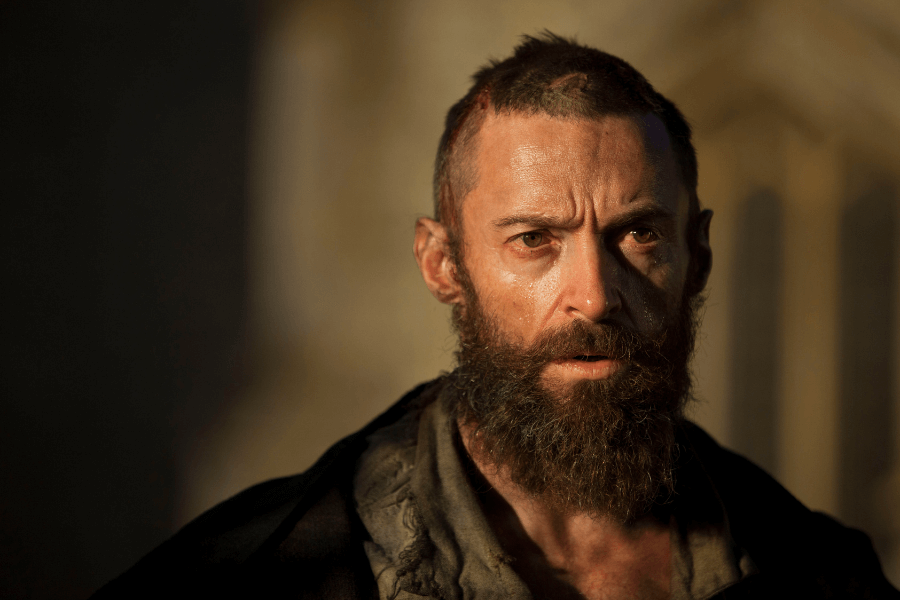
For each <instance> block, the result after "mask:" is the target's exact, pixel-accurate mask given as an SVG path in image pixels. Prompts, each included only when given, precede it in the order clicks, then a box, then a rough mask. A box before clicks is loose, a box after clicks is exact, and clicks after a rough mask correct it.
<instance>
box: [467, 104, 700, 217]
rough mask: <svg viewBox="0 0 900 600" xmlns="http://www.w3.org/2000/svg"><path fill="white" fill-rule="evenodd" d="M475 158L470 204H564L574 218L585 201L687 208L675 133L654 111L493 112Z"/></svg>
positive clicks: (597, 208)
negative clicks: (580, 115) (587, 114)
mask: <svg viewBox="0 0 900 600" xmlns="http://www.w3.org/2000/svg"><path fill="white" fill-rule="evenodd" d="M476 160H477V172H478V180H477V183H476V186H475V189H474V190H473V193H472V194H471V196H472V197H471V198H470V199H467V200H466V203H468V202H469V201H470V200H472V201H474V202H473V203H474V204H481V203H484V202H489V203H490V204H492V205H494V208H496V209H500V210H502V207H503V206H504V205H508V204H510V203H512V204H515V205H516V207H517V209H522V208H525V209H529V210H532V211H537V212H540V211H543V210H551V209H553V210H555V211H559V210H564V211H565V212H571V213H573V214H572V215H571V216H572V217H573V218H574V217H575V216H576V215H575V214H574V213H578V212H584V210H586V209H585V206H584V204H585V202H586V201H589V202H590V204H591V206H592V209H593V211H594V212H595V213H596V214H599V213H602V212H604V211H607V210H611V211H614V210H616V209H617V208H621V207H622V206H624V205H627V204H630V203H632V202H635V201H639V202H647V203H661V204H665V205H668V208H670V209H671V210H672V211H673V212H676V213H678V214H679V215H680V214H681V213H682V212H684V214H685V215H686V213H687V194H686V193H685V191H684V186H683V185H681V181H680V177H679V176H678V169H677V166H676V161H675V157H674V153H673V149H672V146H671V143H670V139H669V136H668V134H667V132H666V129H665V126H664V125H663V123H662V122H661V121H660V120H659V119H658V118H657V117H655V116H654V115H647V116H644V117H641V116H633V117H632V116H607V117H603V118H601V119H597V120H587V119H559V118H554V117H549V116H546V115H526V114H515V113H514V114H505V115H497V114H491V115H488V117H487V118H486V119H485V122H484V123H483V125H482V128H481V131H480V133H479V140H478V145H477V158H476ZM466 208H467V207H465V205H464V213H466V212H471V211H469V210H466ZM469 208H474V207H469ZM477 212H482V211H480V210H479V211H477ZM685 218H686V216H685Z"/></svg>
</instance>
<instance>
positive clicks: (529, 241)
mask: <svg viewBox="0 0 900 600" xmlns="http://www.w3.org/2000/svg"><path fill="white" fill-rule="evenodd" d="M521 238H522V243H524V244H525V245H526V246H528V247H529V248H537V247H538V246H540V245H541V242H543V241H544V236H543V235H542V234H540V233H538V232H536V231H529V232H528V233H523V234H522V235H521Z"/></svg>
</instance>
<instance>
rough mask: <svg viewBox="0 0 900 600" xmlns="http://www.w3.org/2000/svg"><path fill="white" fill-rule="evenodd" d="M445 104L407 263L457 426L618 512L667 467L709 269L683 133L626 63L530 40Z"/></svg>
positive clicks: (559, 485) (651, 488) (534, 482)
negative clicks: (432, 205)
mask: <svg viewBox="0 0 900 600" xmlns="http://www.w3.org/2000/svg"><path fill="white" fill-rule="evenodd" d="M475 80H476V82H475V85H474V86H473V88H472V89H471V90H470V91H469V93H468V94H467V95H466V97H465V98H463V100H461V101H460V102H459V103H457V104H456V105H455V106H454V107H453V108H452V109H451V111H450V114H449V115H448V118H447V129H446V131H445V133H444V136H443V138H442V140H441V146H440V149H439V152H438V159H437V164H436V174H435V200H436V212H437V215H436V216H437V217H438V220H431V219H420V220H419V222H418V223H417V228H416V244H415V251H416V257H417V260H418V262H419V265H420V268H421V270H422V273H423V277H424V278H425V281H426V284H427V285H428V287H429V289H430V290H431V291H432V293H433V294H434V295H435V296H436V297H437V298H438V299H440V300H441V301H443V302H446V303H449V304H452V305H453V307H454V322H455V324H456V326H457V329H458V331H459V333H460V342H461V345H460V352H459V354H458V358H459V363H460V365H459V368H458V369H457V371H456V378H455V380H456V382H457V386H458V387H459V392H460V393H459V397H460V404H459V406H458V407H457V408H458V410H459V415H460V419H461V421H463V422H464V423H469V424H472V425H474V426H476V427H477V433H478V442H479V447H480V449H481V451H483V452H484V453H485V456H487V457H488V459H489V460H492V461H494V462H496V463H498V464H502V465H503V466H504V468H507V469H508V470H509V472H510V474H511V476H512V477H513V479H514V480H516V481H517V483H519V484H520V485H522V486H523V487H525V489H527V490H529V491H531V492H533V493H535V494H541V495H544V496H545V497H546V496H547V495H548V494H549V495H550V496H552V498H550V499H551V500H553V501H555V502H558V503H560V504H562V505H565V506H569V507H572V508H580V509H585V510H592V511H595V512H606V513H610V514H614V515H615V516H617V517H619V518H621V519H624V520H627V519H630V518H633V517H634V516H636V515H637V514H639V513H640V512H641V511H642V510H644V509H646V506H647V505H648V504H649V503H650V502H652V500H653V498H654V497H655V495H656V493H657V491H658V487H659V485H660V484H663V485H664V486H666V485H667V483H670V481H668V482H667V479H668V480H670V479H671V455H672V451H673V441H672V440H673V427H674V423H675V422H677V420H678V419H679V418H680V414H681V407H682V405H683V401H684V398H685V397H686V395H687V393H688V388H689V384H690V377H689V375H688V371H687V363H688V360H689V357H690V354H691V351H692V348H693V324H694V317H693V315H694V312H693V310H692V308H693V306H694V305H695V303H696V300H695V299H696V298H697V296H698V294H699V292H700V291H701V290H702V289H703V286H704V285H705V281H706V277H707V275H708V273H709V268H710V265H711V253H710V250H709V244H708V226H709V219H710V217H711V213H709V211H703V212H700V211H699V207H698V202H697V194H696V184H697V169H696V160H695V155H694V150H693V147H692V145H691V141H690V130H689V128H688V126H687V124H686V122H685V121H684V118H683V117H682V116H681V114H680V113H679V112H678V110H677V109H676V108H675V106H674V105H673V104H672V103H671V102H669V101H668V100H666V99H665V98H663V97H662V96H661V95H659V94H658V93H657V92H655V91H654V90H653V88H652V87H651V86H650V84H649V83H647V82H646V80H645V79H644V78H643V77H642V76H641V75H640V74H638V73H637V72H636V71H635V70H634V69H633V68H631V67H630V66H629V65H627V64H626V63H625V62H623V61H621V60H620V59H617V58H615V57H612V56H610V55H607V54H604V53H602V52H599V51H597V50H593V49H589V48H585V47H583V46H579V45H576V44H574V43H572V42H568V41H566V40H563V39H561V38H557V37H553V36H549V35H548V36H547V37H546V39H534V38H528V39H527V40H526V42H525V43H524V44H523V45H522V46H520V47H519V48H518V49H517V50H516V52H515V54H514V56H513V57H512V58H510V59H508V60H506V61H503V62H500V63H494V64H492V65H491V66H490V67H487V68H485V69H483V70H481V71H480V72H479V73H478V74H477V75H476V77H475Z"/></svg>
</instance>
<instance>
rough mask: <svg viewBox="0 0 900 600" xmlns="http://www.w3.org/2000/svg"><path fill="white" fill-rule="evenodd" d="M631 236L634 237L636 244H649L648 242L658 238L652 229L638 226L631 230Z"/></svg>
mask: <svg viewBox="0 0 900 600" xmlns="http://www.w3.org/2000/svg"><path fill="white" fill-rule="evenodd" d="M631 237H632V238H634V241H636V242H637V243H638V244H649V243H650V242H655V241H656V240H657V238H658V236H657V235H656V232H654V231H653V230H652V229H647V228H646V227H638V228H637V229H632V230H631Z"/></svg>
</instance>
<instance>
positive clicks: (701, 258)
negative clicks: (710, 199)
mask: <svg viewBox="0 0 900 600" xmlns="http://www.w3.org/2000/svg"><path fill="white" fill-rule="evenodd" d="M712 216H713V211H711V210H709V209H706V210H702V211H700V214H699V215H697V230H696V231H697V234H696V235H697V239H696V240H695V242H696V248H697V250H696V252H695V254H694V269H693V270H694V273H693V275H694V277H693V279H694V293H700V292H701V291H703V288H705V287H706V282H707V281H708V280H709V274H710V272H711V271H712V247H711V246H710V245H709V224H710V222H711V221H712Z"/></svg>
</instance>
